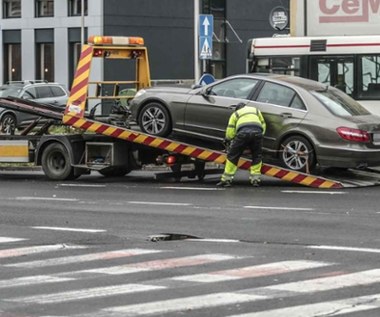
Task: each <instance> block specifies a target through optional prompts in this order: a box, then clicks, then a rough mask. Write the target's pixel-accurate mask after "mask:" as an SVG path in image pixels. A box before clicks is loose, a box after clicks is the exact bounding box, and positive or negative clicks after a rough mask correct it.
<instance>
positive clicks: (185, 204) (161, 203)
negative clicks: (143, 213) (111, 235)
mask: <svg viewBox="0 0 380 317" xmlns="http://www.w3.org/2000/svg"><path fill="white" fill-rule="evenodd" d="M127 203H128V204H135V205H158V206H191V205H192V204H188V203H167V202H159V201H128V202H127Z"/></svg>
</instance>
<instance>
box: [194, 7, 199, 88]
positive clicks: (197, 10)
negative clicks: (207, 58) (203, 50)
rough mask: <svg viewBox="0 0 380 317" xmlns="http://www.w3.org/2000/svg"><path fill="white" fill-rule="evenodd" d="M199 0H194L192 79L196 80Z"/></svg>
mask: <svg viewBox="0 0 380 317" xmlns="http://www.w3.org/2000/svg"><path fill="white" fill-rule="evenodd" d="M198 23H199V0H194V80H195V82H197V81H198V80H199V77H200V71H199V58H198V51H199V48H198V45H199V44H198V41H199V34H198V33H199V25H198Z"/></svg>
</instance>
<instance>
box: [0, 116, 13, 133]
mask: <svg viewBox="0 0 380 317" xmlns="http://www.w3.org/2000/svg"><path fill="white" fill-rule="evenodd" d="M16 126H17V119H16V117H15V116H14V115H13V114H11V113H6V114H5V115H3V117H2V118H1V121H0V130H1V133H3V134H7V135H14V134H15V131H16Z"/></svg>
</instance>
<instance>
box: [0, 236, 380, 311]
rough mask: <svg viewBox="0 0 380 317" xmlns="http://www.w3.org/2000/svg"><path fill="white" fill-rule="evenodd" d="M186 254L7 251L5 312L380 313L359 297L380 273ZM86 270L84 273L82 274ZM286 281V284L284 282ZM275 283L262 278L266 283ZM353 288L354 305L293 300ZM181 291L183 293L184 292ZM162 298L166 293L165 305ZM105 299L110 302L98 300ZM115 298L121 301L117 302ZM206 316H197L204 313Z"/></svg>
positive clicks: (52, 248)
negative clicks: (83, 306)
mask: <svg viewBox="0 0 380 317" xmlns="http://www.w3.org/2000/svg"><path fill="white" fill-rule="evenodd" d="M0 239H3V240H0V242H1V241H2V242H1V243H3V245H6V244H7V243H9V244H12V242H14V241H22V240H17V239H18V238H17V237H12V238H11V237H1V238H0ZM13 239H15V240H13ZM165 246H168V245H167V244H166V245H165ZM73 253H75V255H72V254H73ZM78 253H80V254H78ZM179 254H182V255H179ZM179 254H177V253H173V252H172V251H171V250H170V249H168V250H161V249H156V248H151V249H150V248H128V249H119V250H118V249H116V250H106V251H101V252H91V251H89V248H88V247H86V246H81V245H65V244H52V245H45V246H43V245H40V246H27V247H18V248H11V249H4V250H0V259H7V262H6V263H0V269H4V270H6V272H7V273H6V274H3V275H1V276H2V279H0V289H1V294H2V295H1V298H0V307H3V306H2V305H5V306H4V307H7V308H8V307H9V309H10V312H11V313H12V314H13V315H15V316H17V313H19V314H20V315H24V314H25V309H27V308H28V307H29V306H30V307H34V306H33V305H40V306H41V307H44V308H43V311H44V312H45V311H46V314H43V315H40V316H41V317H42V316H44V317H46V316H50V317H64V316H65V314H64V312H63V311H62V310H61V311H60V312H56V311H54V307H55V306H54V305H55V304H60V303H61V304H62V305H64V304H66V305H71V304H70V303H71V302H73V303H75V305H72V306H73V310H75V309H76V308H78V307H80V306H81V305H80V303H82V302H83V303H87V302H90V303H91V301H93V302H94V303H96V304H97V306H96V305H95V306H96V307H92V305H88V304H87V306H86V307H87V309H88V311H78V312H77V313H75V312H74V313H70V316H72V317H90V316H91V317H92V316H97V317H106V316H107V317H126V316H149V315H156V314H157V315H165V314H174V315H177V314H188V313H189V316H191V312H192V311H196V310H205V311H206V310H207V312H208V313H210V312H212V309H223V311H224V314H223V315H228V314H229V315H230V316H229V317H273V316H281V317H314V316H340V315H344V314H349V313H361V312H365V311H371V310H376V311H377V310H379V309H380V294H370V295H367V294H366V295H363V294H361V292H360V289H359V290H358V291H357V292H356V293H355V291H354V290H355V287H358V286H360V287H363V286H366V287H368V288H370V287H372V286H373V285H376V283H380V269H367V270H364V271H360V270H359V271H357V270H356V271H355V270H353V271H344V270H343V269H342V267H341V265H340V264H339V263H333V262H324V261H312V260H303V259H300V260H288V259H284V260H282V261H278V262H270V261H268V262H267V263H265V262H264V263H262V260H261V259H262V258H255V257H252V256H251V257H244V256H237V255H233V254H224V253H215V254H212V253H210V254H208V253H206V254H195V255H194V254H190V255H189V254H186V253H185V254H184V253H183V252H179ZM40 255H43V259H41V258H40ZM24 256H28V257H30V261H25V260H24V261H23V260H22V259H24ZM37 256H38V260H36V258H37ZM115 262H116V263H115ZM73 264H77V265H78V266H75V268H76V269H75V270H73V269H71V267H72V265H73ZM115 264H116V265H115ZM79 265H82V269H79V270H78V268H80V266H79ZM83 267H88V268H85V269H83ZM162 270H166V271H165V273H162V274H161V273H158V271H162ZM13 271H14V272H15V274H17V275H14V276H15V277H13V278H4V277H5V276H6V275H7V274H8V273H9V272H10V273H11V274H12V272H13ZM301 272H302V274H301ZM139 273H143V274H140V275H138V274H139ZM286 274H291V275H286ZM124 275H128V276H124ZM135 275H136V278H135ZM285 275H286V276H287V277H286V279H285V280H284V279H283V278H282V276H285ZM117 276H123V277H122V278H118V277H117ZM162 276H163V277H162ZM271 276H273V278H270V283H269V285H268V284H261V285H260V286H256V287H251V288H247V286H245V287H244V288H236V285H250V286H251V285H253V286H254V285H255V282H254V281H255V279H259V278H264V277H265V278H268V277H271ZM289 277H291V278H289ZM298 277H299V278H298ZM244 279H250V283H249V284H246V283H245V282H244V281H243V283H245V284H236V282H235V281H238V280H244ZM267 280H269V279H265V280H264V279H261V280H260V283H263V281H267ZM281 280H282V281H283V282H280V281H281ZM286 281H290V282H286ZM251 282H252V283H251ZM69 285H70V287H68V286H69ZM214 286H215V287H214ZM346 288H350V292H349V294H350V295H347V296H346V297H347V298H342V297H344V296H345V295H340V297H338V296H337V297H336V298H334V299H333V298H332V299H331V300H330V299H329V300H326V299H323V298H326V297H320V298H321V301H320V302H315V300H313V301H312V298H314V297H313V296H310V297H304V298H305V299H304V301H303V302H302V304H300V303H299V302H295V301H292V300H291V299H294V298H297V297H299V296H304V295H315V294H322V293H323V294H324V292H329V291H335V290H343V289H346ZM177 289H178V290H180V291H178V292H176V291H175V290H177ZM47 290H50V291H47ZM132 294H138V297H136V298H138V299H134V297H130V296H131V295H132ZM156 294H160V297H161V298H160V299H159V300H158V299H157V297H156ZM166 294H168V295H166ZM123 296H124V297H123ZM168 296H170V297H168ZM100 298H107V300H104V301H103V300H97V299H100ZM114 298H115V299H118V300H115V301H113V299H114ZM130 298H132V299H130ZM317 298H319V296H317ZM123 299H125V301H124V300H123ZM279 299H281V301H278V300H279ZM268 300H277V303H279V304H278V305H276V306H275V307H272V308H268V309H266V310H265V309H263V307H265V306H263V305H254V306H253V305H252V306H249V307H254V308H251V309H252V310H253V311H252V312H247V310H242V311H243V312H244V313H237V312H239V310H235V308H236V306H237V305H243V304H248V303H256V302H260V303H262V302H265V301H268ZM287 300H288V301H287ZM305 301H310V303H307V302H305ZM288 302H289V304H288V305H287V303H288ZM295 303H296V304H295ZM45 305H46V306H45ZM49 305H50V306H49ZM256 306H257V307H256ZM62 307H64V306H62ZM227 307H228V310H227ZM17 309H21V310H20V311H17ZM49 309H50V310H49ZM78 309H79V308H78ZM230 309H231V310H230ZM255 309H256V310H258V311H255ZM3 310H4V309H2V310H0V315H1V314H3V313H5V314H7V312H6V311H5V312H4V311H3ZM91 310H92V311H91ZM229 310H230V311H229ZM228 311H229V313H228ZM379 311H380V310H379ZM199 313H200V311H198V312H197V311H196V314H198V315H199ZM33 316H37V315H33Z"/></svg>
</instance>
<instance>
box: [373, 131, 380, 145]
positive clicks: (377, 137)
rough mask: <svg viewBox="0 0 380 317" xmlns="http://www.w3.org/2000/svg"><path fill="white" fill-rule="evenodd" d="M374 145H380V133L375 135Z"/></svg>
mask: <svg viewBox="0 0 380 317" xmlns="http://www.w3.org/2000/svg"><path fill="white" fill-rule="evenodd" d="M372 138H373V143H380V133H374V134H373V137H372Z"/></svg>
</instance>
